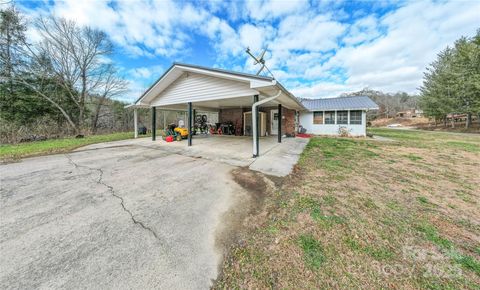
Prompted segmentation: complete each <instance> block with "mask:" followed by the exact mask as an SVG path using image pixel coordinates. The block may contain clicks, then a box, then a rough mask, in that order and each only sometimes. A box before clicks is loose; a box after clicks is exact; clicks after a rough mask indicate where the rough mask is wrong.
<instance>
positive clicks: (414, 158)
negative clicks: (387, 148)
mask: <svg viewBox="0 0 480 290" xmlns="http://www.w3.org/2000/svg"><path fill="white" fill-rule="evenodd" d="M403 156H404V157H406V158H408V159H410V161H413V162H415V161H419V160H422V159H423V158H422V157H420V156H417V155H415V154H407V155H403Z"/></svg>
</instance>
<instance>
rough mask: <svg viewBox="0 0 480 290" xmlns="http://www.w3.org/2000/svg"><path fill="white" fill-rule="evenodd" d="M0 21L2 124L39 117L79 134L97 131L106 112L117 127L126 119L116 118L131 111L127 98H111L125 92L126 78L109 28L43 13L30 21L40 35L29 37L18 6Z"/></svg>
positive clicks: (5, 12)
mask: <svg viewBox="0 0 480 290" xmlns="http://www.w3.org/2000/svg"><path fill="white" fill-rule="evenodd" d="M0 21H1V22H0V34H1V48H0V64H1V68H0V98H1V99H0V121H1V122H2V128H4V127H5V126H6V124H8V125H9V126H10V127H14V128H15V127H16V126H17V127H18V126H27V127H28V126H29V125H32V124H35V123H39V121H40V122H41V123H51V124H56V125H57V127H59V128H64V129H65V126H66V127H67V129H68V131H69V132H71V133H73V134H75V135H81V134H85V133H87V132H91V133H95V132H96V131H97V130H98V128H99V127H100V126H101V125H102V118H104V117H105V115H106V114H110V115H113V117H111V119H112V122H113V123H112V124H113V125H112V124H110V125H111V126H113V127H115V126H118V124H117V123H118V122H119V124H122V123H125V120H117V119H119V118H120V117H121V116H123V117H124V118H128V117H129V116H128V115H129V114H128V113H127V112H124V109H123V106H124V104H123V103H121V102H118V101H115V100H113V99H112V98H115V97H118V96H121V95H122V94H125V93H126V91H127V82H126V80H124V79H123V78H122V77H121V76H120V74H119V70H118V68H117V67H116V66H115V65H114V63H113V62H112V61H111V57H112V56H113V53H114V51H113V45H112V42H111V41H110V39H109V38H108V36H107V34H106V33H104V32H103V31H101V30H98V29H94V28H91V27H88V26H79V25H78V24H77V23H75V22H74V21H69V20H66V19H63V18H57V17H54V16H49V17H44V16H41V17H38V18H37V19H35V20H34V22H33V23H32V25H33V27H34V28H35V31H36V32H37V33H38V36H39V38H40V40H39V41H35V42H34V43H31V42H30V41H29V39H27V37H26V32H27V25H26V22H25V19H24V18H23V16H22V15H21V13H20V12H19V11H18V9H16V8H15V6H10V7H8V8H6V9H2V10H1V11H0ZM115 115H116V117H115ZM120 119H121V118H120Z"/></svg>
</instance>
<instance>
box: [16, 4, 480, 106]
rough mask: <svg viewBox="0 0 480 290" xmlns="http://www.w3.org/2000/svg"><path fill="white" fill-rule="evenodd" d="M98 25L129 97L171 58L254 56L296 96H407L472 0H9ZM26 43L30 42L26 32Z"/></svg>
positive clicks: (247, 65)
mask: <svg viewBox="0 0 480 290" xmlns="http://www.w3.org/2000/svg"><path fill="white" fill-rule="evenodd" d="M16 3H17V5H18V6H19V7H20V8H21V9H22V10H23V12H24V13H25V14H26V16H27V17H28V18H34V17H37V16H38V15H41V14H54V15H56V16H59V17H65V18H68V19H72V20H75V21H77V22H78V23H79V24H80V25H89V26H92V27H95V28H98V29H101V30H104V31H105V32H106V33H107V34H108V35H109V36H110V38H111V39H112V41H113V43H114V44H115V48H116V49H115V55H114V56H113V59H112V60H113V61H114V62H115V63H116V64H117V65H118V66H119V67H120V69H121V71H122V74H123V75H124V77H125V78H126V79H127V80H128V81H129V84H130V91H129V93H128V94H127V95H125V96H123V97H122V99H123V100H125V101H128V102H131V101H133V100H134V99H136V98H137V97H138V96H139V94H141V92H142V91H143V90H144V89H145V88H147V87H148V86H149V85H151V84H152V83H153V82H154V81H155V80H156V79H157V78H158V77H159V76H160V75H161V74H162V73H163V72H164V71H165V70H166V69H168V67H169V66H170V65H171V64H172V62H175V61H177V62H185V63H191V64H197V65H204V66H211V67H220V68H224V69H233V70H237V71H243V72H255V71H256V70H257V68H256V67H255V66H254V65H253V63H252V61H251V59H249V57H248V56H247V55H246V53H245V49H246V47H250V48H251V49H252V51H253V52H255V53H259V52H260V51H261V50H262V49H263V48H267V54H266V62H267V65H268V66H269V68H270V69H271V70H272V72H273V74H274V76H275V77H276V78H277V79H278V80H279V81H280V82H282V84H284V86H286V87H287V88H288V89H289V90H290V91H292V92H293V93H294V94H295V95H296V96H297V97H308V98H320V97H334V96H338V95H339V94H341V93H344V92H350V91H356V90H360V89H362V88H365V87H369V88H372V89H378V90H383V91H386V92H397V91H406V92H409V93H416V92H417V88H418V87H419V86H420V84H421V81H422V75H423V71H424V70H425V67H426V66H427V65H428V64H429V63H430V62H431V61H433V60H434V59H435V56H436V54H437V53H438V52H439V51H440V50H442V49H444V48H445V47H446V46H447V45H451V44H452V43H453V41H455V40H456V39H457V38H459V37H460V36H462V35H464V36H472V35H473V34H474V33H475V31H476V29H478V28H480V1H411V2H409V1H360V2H353V1H308V0H305V1H271V0H265V1H264V0H254V1H243V2H242V1H219V0H210V1H208V0H205V1H168V0H164V1H134V0H127V1H100V0H98V1H88V0H83V1H79V0H68V1H48V0H46V1H17V2H16ZM28 35H29V37H30V38H31V40H32V41H35V40H36V39H38V34H36V33H35V31H34V30H33V29H31V30H29V33H28Z"/></svg>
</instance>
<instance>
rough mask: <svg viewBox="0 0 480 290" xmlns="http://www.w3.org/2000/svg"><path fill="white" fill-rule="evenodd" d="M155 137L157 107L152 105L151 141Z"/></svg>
mask: <svg viewBox="0 0 480 290" xmlns="http://www.w3.org/2000/svg"><path fill="white" fill-rule="evenodd" d="M155 139H157V108H156V107H152V141H155Z"/></svg>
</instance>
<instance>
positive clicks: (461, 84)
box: [419, 29, 480, 128]
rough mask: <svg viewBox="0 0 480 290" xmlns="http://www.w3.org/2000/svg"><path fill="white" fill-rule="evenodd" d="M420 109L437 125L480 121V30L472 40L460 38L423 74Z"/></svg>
mask: <svg viewBox="0 0 480 290" xmlns="http://www.w3.org/2000/svg"><path fill="white" fill-rule="evenodd" d="M420 92H421V97H420V100H419V105H420V107H421V108H422V109H423V111H424V113H425V115H427V116H429V117H432V118H434V119H435V120H436V121H444V122H445V124H446V122H447V118H449V116H450V119H451V120H452V124H453V121H454V115H460V114H463V115H466V123H465V126H466V127H467V128H469V127H470V126H471V125H472V116H473V115H477V118H478V119H479V120H480V29H478V30H477V32H476V35H475V36H473V37H470V38H468V37H461V38H460V39H458V40H457V41H455V43H454V45H453V46H452V47H447V48H445V49H444V50H442V51H441V52H440V53H439V54H438V56H437V59H436V60H435V61H434V62H432V63H431V64H430V66H429V67H428V68H427V70H426V72H425V73H424V78H423V85H422V86H421V87H420Z"/></svg>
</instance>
